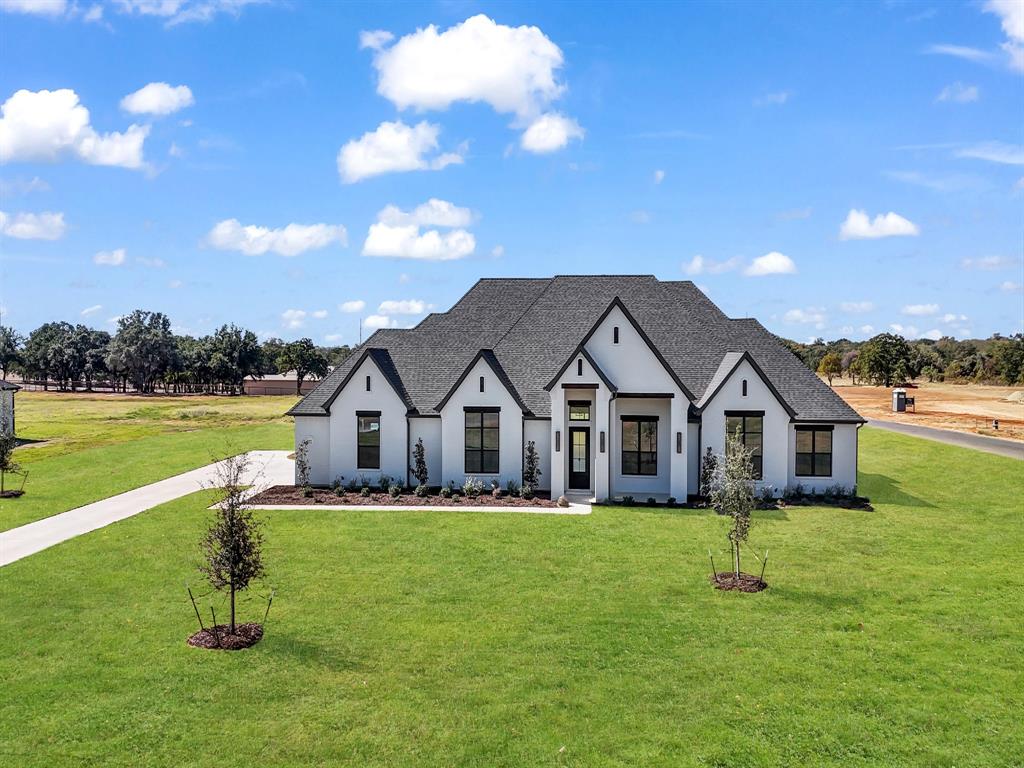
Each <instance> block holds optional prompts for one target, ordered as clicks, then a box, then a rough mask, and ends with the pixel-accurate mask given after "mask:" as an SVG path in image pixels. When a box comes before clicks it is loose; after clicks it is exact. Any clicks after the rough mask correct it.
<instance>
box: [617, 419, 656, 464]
mask: <svg viewBox="0 0 1024 768" xmlns="http://www.w3.org/2000/svg"><path fill="white" fill-rule="evenodd" d="M622 474H624V475H656V474H658V417H657V416H623V417H622Z"/></svg>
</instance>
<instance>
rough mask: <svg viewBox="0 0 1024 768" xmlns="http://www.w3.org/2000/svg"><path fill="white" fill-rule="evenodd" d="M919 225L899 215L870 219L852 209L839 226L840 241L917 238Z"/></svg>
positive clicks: (886, 215) (862, 212)
mask: <svg viewBox="0 0 1024 768" xmlns="http://www.w3.org/2000/svg"><path fill="white" fill-rule="evenodd" d="M920 231H921V230H920V229H918V227H917V225H916V224H915V223H914V222H912V221H910V220H908V219H905V218H903V217H902V216H900V215H899V214H898V213H893V212H892V211H890V212H889V213H880V214H878V215H877V216H875V218H874V219H870V218H869V217H868V214H867V213H866V212H865V211H861V210H856V209H851V210H850V213H849V214H847V216H846V221H844V222H843V223H842V224H841V225H840V226H839V239H840V240H874V239H877V238H880V237H899V236H916V235H918V234H919V233H920Z"/></svg>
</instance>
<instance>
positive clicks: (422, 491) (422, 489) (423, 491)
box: [416, 483, 430, 499]
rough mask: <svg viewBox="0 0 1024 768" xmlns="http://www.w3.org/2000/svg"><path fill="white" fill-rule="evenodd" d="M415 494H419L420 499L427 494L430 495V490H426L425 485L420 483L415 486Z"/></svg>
mask: <svg viewBox="0 0 1024 768" xmlns="http://www.w3.org/2000/svg"><path fill="white" fill-rule="evenodd" d="M416 495H417V496H419V497H420V498H421V499H425V498H426V497H427V496H429V495H430V491H429V490H428V488H427V486H426V485H424V484H423V483H420V484H419V485H417V486H416Z"/></svg>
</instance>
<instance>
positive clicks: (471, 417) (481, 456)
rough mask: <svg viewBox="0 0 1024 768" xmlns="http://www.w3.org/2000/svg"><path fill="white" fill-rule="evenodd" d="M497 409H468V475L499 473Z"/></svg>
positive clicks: (498, 414)
mask: <svg viewBox="0 0 1024 768" xmlns="http://www.w3.org/2000/svg"><path fill="white" fill-rule="evenodd" d="M500 415H501V414H500V412H499V410H498V409H497V408H467V409H466V474H467V475H469V474H497V473H498V471H499V470H498V467H499V462H498V445H499V442H498V438H499V435H498V423H499V417H500Z"/></svg>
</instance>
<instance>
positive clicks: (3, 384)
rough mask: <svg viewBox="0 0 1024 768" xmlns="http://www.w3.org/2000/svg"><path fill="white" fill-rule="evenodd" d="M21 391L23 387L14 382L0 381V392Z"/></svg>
mask: <svg viewBox="0 0 1024 768" xmlns="http://www.w3.org/2000/svg"><path fill="white" fill-rule="evenodd" d="M19 389H21V387H19V386H18V385H17V384H15V383H14V382H13V381H5V380H3V379H0V392H7V391H11V392H16V391H17V390H19Z"/></svg>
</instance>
